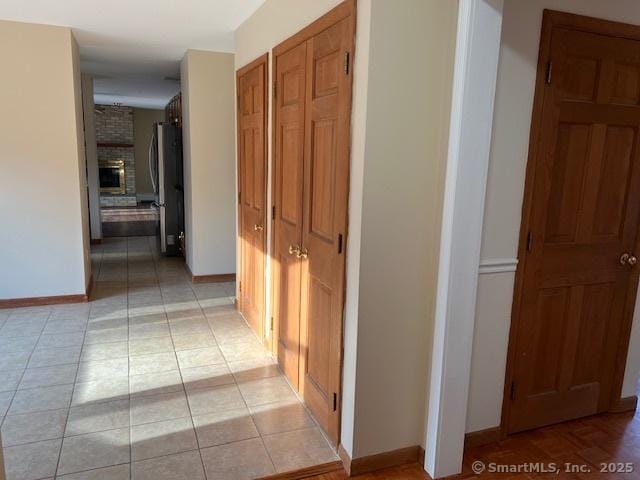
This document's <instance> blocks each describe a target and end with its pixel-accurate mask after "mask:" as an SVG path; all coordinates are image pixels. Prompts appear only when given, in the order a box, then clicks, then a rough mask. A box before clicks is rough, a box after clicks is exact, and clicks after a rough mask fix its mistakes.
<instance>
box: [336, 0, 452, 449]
mask: <svg viewBox="0 0 640 480" xmlns="http://www.w3.org/2000/svg"><path fill="white" fill-rule="evenodd" d="M400 3H401V4H402V8H398V7H399V5H398V2H388V1H386V0H374V1H373V2H372V9H371V32H370V47H369V48H370V53H369V55H370V58H369V72H368V77H369V79H368V93H367V113H366V134H365V135H366V141H365V147H364V178H363V198H362V220H361V232H362V233H361V244H360V269H359V294H358V338H357V348H358V354H357V369H356V392H355V397H356V402H355V403H356V415H355V419H356V421H355V432H356V437H355V443H354V456H355V457H361V456H366V455H372V454H375V453H380V452H385V451H390V450H393V449H397V448H402V447H409V446H412V445H418V444H420V443H421V442H422V441H423V439H424V422H425V416H424V414H425V407H426V397H425V394H426V393H427V391H428V385H427V378H428V371H429V358H430V353H431V343H432V327H433V319H434V309H435V295H436V282H437V272H438V253H439V243H440V224H441V212H442V195H443V187H444V172H445V164H446V158H447V144H448V132H449V129H448V125H449V117H450V110H451V91H452V90H451V86H452V80H453V60H454V53H455V35H456V25H457V2H445V3H443V2H441V1H439V0H427V1H425V0H403V1H402V2H400ZM356 58H357V54H356ZM356 61H357V60H356ZM347 281H349V279H347Z"/></svg>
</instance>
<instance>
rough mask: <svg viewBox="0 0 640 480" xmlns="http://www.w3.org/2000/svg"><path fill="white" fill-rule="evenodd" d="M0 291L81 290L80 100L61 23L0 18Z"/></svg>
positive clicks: (84, 227) (86, 266) (85, 272)
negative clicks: (52, 23)
mask: <svg viewBox="0 0 640 480" xmlns="http://www.w3.org/2000/svg"><path fill="white" fill-rule="evenodd" d="M0 64H1V65H2V86H1V88H0V105H2V108H3V111H4V112H5V114H4V115H1V116H0V163H1V164H2V169H3V173H2V178H3V187H2V189H0V222H1V223H2V225H3V232H2V233H0V243H1V244H2V249H0V265H2V268H0V298H22V297H36V296H50V295H69V294H84V293H85V287H86V283H87V280H88V278H89V275H90V271H91V270H90V262H89V251H88V246H89V241H88V240H89V239H88V220H87V216H88V215H87V212H88V207H87V191H86V180H85V167H84V161H85V160H84V141H83V127H82V102H81V96H80V95H81V94H80V71H79V59H78V52H77V45H76V44H75V40H74V39H73V36H72V34H71V30H70V29H69V28H62V27H51V26H44V25H35V24H26V23H17V22H6V21H0Z"/></svg>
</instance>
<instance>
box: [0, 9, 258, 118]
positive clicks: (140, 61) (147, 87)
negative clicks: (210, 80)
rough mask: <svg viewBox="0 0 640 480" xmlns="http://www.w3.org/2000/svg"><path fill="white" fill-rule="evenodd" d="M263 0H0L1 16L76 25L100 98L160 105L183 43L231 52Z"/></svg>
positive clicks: (171, 85) (172, 82)
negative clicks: (235, 37) (235, 34)
mask: <svg viewBox="0 0 640 480" xmlns="http://www.w3.org/2000/svg"><path fill="white" fill-rule="evenodd" d="M263 2H264V0H2V1H0V18H1V19H4V20H15V21H22V22H33V23H45V24H49V25H63V26H68V27H72V28H73V32H74V35H75V37H76V39H77V40H78V43H79V45H80V58H81V60H82V71H83V72H85V73H91V74H94V75H95V76H96V80H95V85H94V87H95V93H96V102H97V103H114V102H120V103H123V104H124V105H130V106H134V107H148V108H163V107H164V105H165V104H166V103H167V102H168V101H169V99H170V98H171V97H172V96H173V95H175V94H176V93H177V92H178V91H179V88H180V87H179V82H178V81H177V79H178V78H179V76H180V59H181V58H182V57H183V55H184V53H185V51H186V50H187V49H188V48H195V49H202V50H213V51H218V52H233V50H234V40H233V32H234V31H235V29H236V28H237V27H238V26H239V25H240V24H241V23H242V22H243V21H244V20H245V19H246V18H248V17H249V16H250V15H251V14H252V13H253V12H254V11H255V10H256V9H257V8H258V7H259V6H260V5H261V4H262V3H263Z"/></svg>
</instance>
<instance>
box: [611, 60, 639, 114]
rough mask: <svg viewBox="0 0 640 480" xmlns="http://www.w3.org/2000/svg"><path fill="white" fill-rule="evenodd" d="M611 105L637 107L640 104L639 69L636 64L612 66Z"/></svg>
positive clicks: (616, 64)
mask: <svg viewBox="0 0 640 480" xmlns="http://www.w3.org/2000/svg"><path fill="white" fill-rule="evenodd" d="M611 103H616V104H619V105H638V103H640V68H639V67H638V65H637V64H635V65H633V64H628V63H622V62H615V63H614V64H613V88H612V93H611Z"/></svg>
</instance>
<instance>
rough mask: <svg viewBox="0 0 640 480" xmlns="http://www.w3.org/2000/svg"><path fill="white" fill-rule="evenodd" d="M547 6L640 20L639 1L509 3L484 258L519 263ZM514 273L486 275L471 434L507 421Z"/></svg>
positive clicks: (632, 369)
mask: <svg viewBox="0 0 640 480" xmlns="http://www.w3.org/2000/svg"><path fill="white" fill-rule="evenodd" d="M545 8H550V9H554V10H561V11H566V12H571V13H577V14H582V15H589V16H594V17H599V18H605V19H609V20H617V21H621V22H627V23H633V24H636V25H640V8H638V2H637V1H636V0H609V1H607V2H602V1H599V0H527V1H526V2H523V1H522V0H505V3H504V17H503V27H502V42H501V47H500V66H499V69H498V83H497V87H496V101H495V113H494V125H493V141H492V144H491V158H490V165H489V176H488V183H487V198H486V206H485V221H484V234H483V240H482V259H483V262H485V263H491V262H493V260H494V259H499V260H500V259H506V260H507V261H509V260H513V261H515V258H516V256H517V251H518V235H519V232H520V220H521V209H522V199H523V191H524V181H525V168H526V163H527V155H528V148H529V131H530V127H531V112H532V108H533V96H534V89H535V78H536V62H537V58H538V47H539V41H540V26H541V24H542V11H543V9H545ZM513 282H514V272H501V273H486V274H482V275H480V278H479V285H478V304H477V313H476V325H475V334H474V343H473V360H472V371H471V385H470V392H469V411H468V415H467V431H477V430H482V429H485V428H491V427H495V426H497V425H499V424H500V415H501V408H502V389H503V387H504V375H505V364H506V355H507V347H508V333H509V327H510V321H511V303H512V295H513ZM639 317H640V313H639V307H638V305H636V313H635V315H634V327H633V331H632V339H631V347H630V351H629V356H628V360H627V370H626V374H625V382H624V388H623V396H628V395H633V394H634V393H635V392H636V391H637V387H636V382H637V380H638V375H640V320H639Z"/></svg>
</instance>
